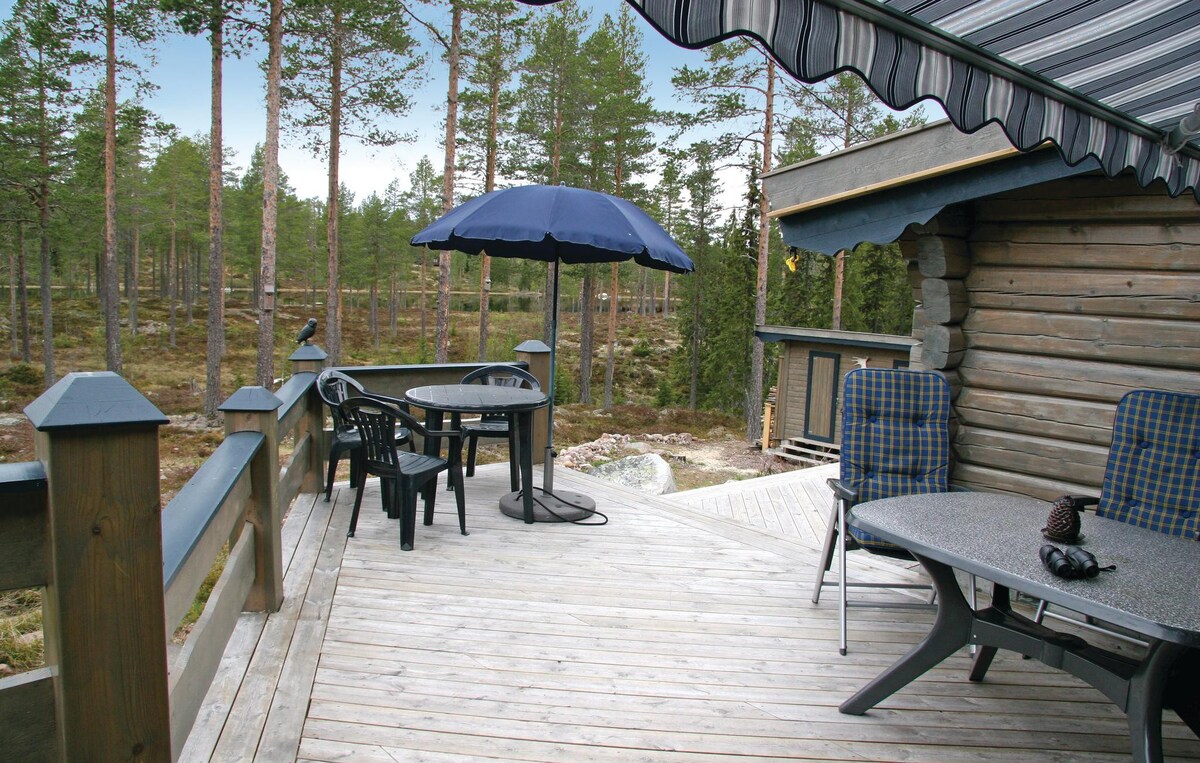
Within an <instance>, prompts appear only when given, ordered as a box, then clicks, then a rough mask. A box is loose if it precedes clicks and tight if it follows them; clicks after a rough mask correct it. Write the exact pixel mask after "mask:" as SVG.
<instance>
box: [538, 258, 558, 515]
mask: <svg viewBox="0 0 1200 763" xmlns="http://www.w3.org/2000/svg"><path fill="white" fill-rule="evenodd" d="M558 268H559V261H558V259H557V258H556V259H555V260H554V278H553V281H554V284H553V286H552V288H551V293H552V294H553V297H552V299H553V300H554V301H553V302H552V303H551V306H550V309H551V310H552V311H553V312H552V313H551V315H550V410H549V414H548V415H547V417H546V421H547V427H546V429H547V431H546V453H545V456H544V458H543V461H542V491H543V492H545V493H553V492H554V383H555V377H556V376H557V372H556V364H557V362H558V359H557V357H556V355H557V353H558Z"/></svg>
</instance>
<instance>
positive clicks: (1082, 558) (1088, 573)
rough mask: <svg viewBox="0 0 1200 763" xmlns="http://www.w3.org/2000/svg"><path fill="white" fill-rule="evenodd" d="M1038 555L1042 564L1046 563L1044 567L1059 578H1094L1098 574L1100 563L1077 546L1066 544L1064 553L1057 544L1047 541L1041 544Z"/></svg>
mask: <svg viewBox="0 0 1200 763" xmlns="http://www.w3.org/2000/svg"><path fill="white" fill-rule="evenodd" d="M1038 555H1039V556H1040V557H1042V564H1044V565H1046V569H1048V570H1050V573H1051V574H1053V575H1055V576H1057V577H1060V578H1066V579H1067V580H1077V579H1079V578H1094V577H1096V576H1097V575H1099V574H1100V564H1099V563H1098V562H1097V561H1096V557H1095V556H1093V555H1092V554H1090V553H1088V552H1087V551H1084V550H1083V549H1082V548H1080V547H1079V546H1067V550H1066V552H1065V553H1064V552H1063V551H1062V549H1060V548H1058V547H1057V546H1053V545H1051V544H1049V543H1047V544H1046V545H1044V546H1042V550H1041V551H1039V552H1038Z"/></svg>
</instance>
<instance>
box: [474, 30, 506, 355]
mask: <svg viewBox="0 0 1200 763" xmlns="http://www.w3.org/2000/svg"><path fill="white" fill-rule="evenodd" d="M495 34H496V36H497V37H499V36H500V31H499V29H497V31H496V33H495ZM502 84H503V83H501V81H500V79H499V78H498V77H492V79H491V82H489V84H488V87H489V99H488V128H487V129H488V136H487V158H486V160H485V162H486V164H485V168H484V179H483V192H484V193H491V192H492V191H494V190H495V189H496V147H497V145H498V143H499V141H498V134H499V129H500V128H499V125H500V89H501V86H502ZM481 262H482V264H481V265H480V267H479V362H480V363H482V362H484V361H485V360H487V345H488V321H489V320H490V318H491V306H492V258H491V257H489V256H488V253H487V252H484V253H483V255H482V257H481Z"/></svg>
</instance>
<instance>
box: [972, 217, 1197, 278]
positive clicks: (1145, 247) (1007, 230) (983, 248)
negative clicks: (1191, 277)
mask: <svg viewBox="0 0 1200 763" xmlns="http://www.w3.org/2000/svg"><path fill="white" fill-rule="evenodd" d="M1128 228H1129V229H1128V230H1126V229H1123V228H1111V227H1103V229H1102V231H1100V232H1097V231H1096V230H1095V229H1094V226H1073V225H1065V226H1053V227H1052V228H1051V227H1049V226H1034V225H1003V226H988V227H985V228H982V229H980V230H979V231H977V237H976V238H975V239H973V240H972V243H971V253H972V257H973V260H974V263H975V264H976V265H996V266H1002V267H1033V268H1044V267H1048V266H1050V267H1063V268H1084V269H1088V270H1100V269H1103V270H1131V271H1139V270H1154V271H1197V270H1200V225H1187V226H1176V225H1130V226H1128Z"/></svg>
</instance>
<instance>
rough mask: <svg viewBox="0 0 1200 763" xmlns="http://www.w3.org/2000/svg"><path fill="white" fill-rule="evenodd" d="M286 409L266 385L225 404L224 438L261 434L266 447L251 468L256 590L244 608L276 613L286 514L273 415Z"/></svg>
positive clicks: (244, 391) (248, 512)
mask: <svg viewBox="0 0 1200 763" xmlns="http://www.w3.org/2000/svg"><path fill="white" fill-rule="evenodd" d="M280 405H282V403H281V402H280V400H279V398H277V397H275V395H274V393H272V392H271V391H270V390H269V389H267V388H266V387H242V388H241V389H239V390H238V391H237V392H234V393H233V395H231V396H230V398H229V399H228V400H226V401H225V402H224V403H222V404H221V408H220V410H221V411H222V412H223V413H224V414H225V435H226V436H228V435H231V434H233V433H234V432H261V433H262V435H263V437H264V438H265V442H264V443H263V446H262V448H260V449H259V451H258V454H257V455H255V456H254V460H253V461H252V462H251V464H250V506H249V508H248V509H247V510H246V521H247V522H250V523H252V524H253V525H254V531H255V535H254V537H255V549H254V571H255V577H254V586H253V587H252V588H251V589H250V593H249V594H247V596H246V610H247V611H250V612H277V611H279V607H280V605H281V604H283V541H282V540H281V538H280V532H279V531H280V522H281V518H282V511H281V509H280V506H279V427H278V426H277V424H278V419H277V418H276V416H275V411H276V410H277V409H278V408H279V406H280Z"/></svg>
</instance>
